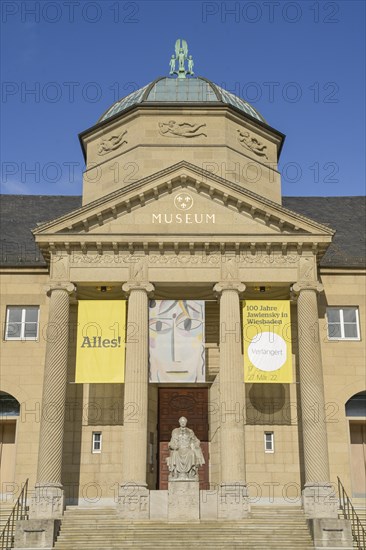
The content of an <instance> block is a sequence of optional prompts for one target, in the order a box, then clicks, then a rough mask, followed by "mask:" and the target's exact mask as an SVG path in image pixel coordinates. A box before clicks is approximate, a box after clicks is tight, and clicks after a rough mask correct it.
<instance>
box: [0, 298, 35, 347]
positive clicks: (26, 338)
mask: <svg viewBox="0 0 366 550" xmlns="http://www.w3.org/2000/svg"><path fill="white" fill-rule="evenodd" d="M14 308H19V309H20V308H21V310H22V317H21V321H17V323H16V324H20V336H9V335H8V328H9V325H13V324H15V323H13V322H9V315H10V311H11V310H12V309H14ZM30 308H33V309H34V308H37V321H26V320H25V317H26V311H27V309H30ZM39 314H40V307H39V305H38V304H28V305H26V306H20V305H8V306H6V319H5V333H4V340H5V341H7V342H24V341H31V342H36V341H38V339H39ZM27 323H33V324H35V325H36V326H37V334H36V336H26V335H25V327H26V324H27Z"/></svg>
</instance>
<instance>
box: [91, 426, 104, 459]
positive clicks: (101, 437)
mask: <svg viewBox="0 0 366 550" xmlns="http://www.w3.org/2000/svg"><path fill="white" fill-rule="evenodd" d="M96 435H99V436H100V438H99V441H96V439H95V436H96ZM102 441H103V435H102V432H101V431H100V430H98V431H95V432H92V454H100V453H101V452H102ZM96 443H99V449H97V448H96V447H95V444H96Z"/></svg>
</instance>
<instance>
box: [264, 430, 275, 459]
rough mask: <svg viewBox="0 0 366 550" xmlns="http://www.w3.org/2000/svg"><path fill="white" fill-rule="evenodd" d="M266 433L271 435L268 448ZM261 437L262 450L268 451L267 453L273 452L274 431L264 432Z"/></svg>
mask: <svg viewBox="0 0 366 550" xmlns="http://www.w3.org/2000/svg"><path fill="white" fill-rule="evenodd" d="M267 435H270V436H271V439H270V443H271V448H270V449H267V437H266V436H267ZM263 439H264V452H265V453H269V454H273V453H274V452H275V444H274V443H275V442H274V432H269V431H266V432H264V434H263Z"/></svg>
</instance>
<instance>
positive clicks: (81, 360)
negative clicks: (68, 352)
mask: <svg viewBox="0 0 366 550" xmlns="http://www.w3.org/2000/svg"><path fill="white" fill-rule="evenodd" d="M125 334H126V301H125V300H80V301H79V305H78V330H77V351H76V373H75V382H78V383H85V384H98V383H105V384H112V383H122V382H124V372H125V346H126V343H125V342H126V338H125Z"/></svg>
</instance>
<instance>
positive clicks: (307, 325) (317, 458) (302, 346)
mask: <svg viewBox="0 0 366 550" xmlns="http://www.w3.org/2000/svg"><path fill="white" fill-rule="evenodd" d="M293 290H294V291H295V292H296V293H297V294H298V300H297V315H298V338H299V362H300V395H301V418H302V430H303V446H304V463H305V487H304V490H303V503H304V509H305V513H306V515H307V517H309V518H327V517H328V518H330V517H334V518H336V517H337V499H336V498H335V496H334V490H333V489H332V486H331V484H330V477H329V459H328V443H327V428H326V423H325V408H324V385H323V367H322V356H321V348H320V335H319V323H318V304H317V293H318V292H321V291H322V290H323V287H322V285H321V284H319V283H317V282H314V283H313V284H312V283H309V282H306V283H301V282H300V283H296V284H295V285H294V286H293Z"/></svg>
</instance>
